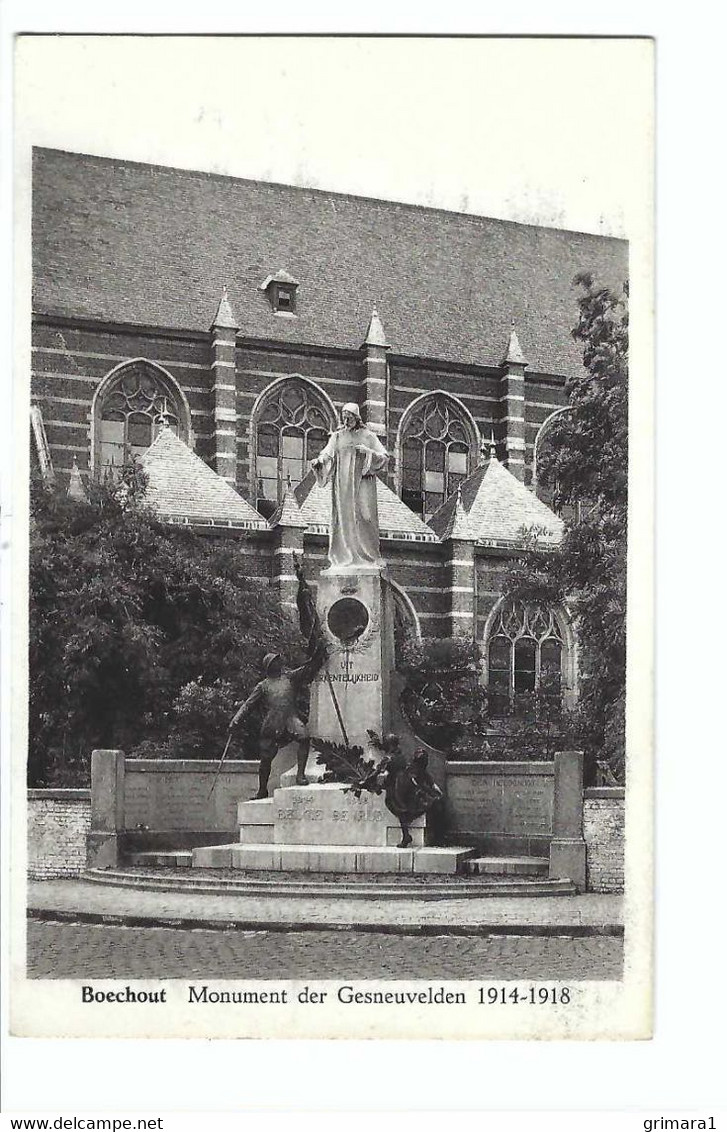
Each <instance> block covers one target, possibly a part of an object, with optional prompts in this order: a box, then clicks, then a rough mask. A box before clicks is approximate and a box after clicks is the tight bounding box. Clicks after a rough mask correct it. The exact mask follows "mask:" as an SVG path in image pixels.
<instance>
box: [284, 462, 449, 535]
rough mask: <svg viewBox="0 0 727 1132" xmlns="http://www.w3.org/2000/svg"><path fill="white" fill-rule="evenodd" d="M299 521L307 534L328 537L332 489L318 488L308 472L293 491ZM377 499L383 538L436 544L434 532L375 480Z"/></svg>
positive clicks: (389, 490) (392, 493)
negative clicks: (298, 508)
mask: <svg viewBox="0 0 727 1132" xmlns="http://www.w3.org/2000/svg"><path fill="white" fill-rule="evenodd" d="M295 495H296V499H297V500H298V503H299V505H300V514H301V517H302V518H303V519H304V520H305V522H306V524H307V526H308V530H309V532H311V531H313V532H315V533H317V534H328V528H329V523H330V516H331V485H330V484H328V485H327V486H326V487H319V485H318V482H317V480H316V477H315V474H314V472H312V471H310V472H308V474H307V475H306V476H305V478H304V479H303V480H301V482H300V483H299V484H298V486H297V487H296V489H295ZM376 498H377V504H378V511H379V529H380V531H381V537H382V538H392V539H403V540H405V541H410V542H438V541H439V540H438V538H437V536H436V535H435V534H434V532H433V531H432V530H431V529H430V527H428V526H427V524H426V523H425V522H423V521H422V520H421V519H420V518H419V516H418V515H415V514H414V512H413V511H411V510H410V509H409V508H408V507H407V505H406V503H404V502H403V501H402V500H401V499H399V496H398V495H397V494H396V493H395V492H393V491H392V490H391V488H390V487H388V486H387V485H386V484H385V483H384V482H383V480H380V479H378V478H377V480H376Z"/></svg>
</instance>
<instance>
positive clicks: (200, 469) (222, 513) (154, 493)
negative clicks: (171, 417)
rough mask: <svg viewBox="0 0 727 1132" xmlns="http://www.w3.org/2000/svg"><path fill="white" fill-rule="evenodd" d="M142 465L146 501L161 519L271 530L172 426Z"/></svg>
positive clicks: (150, 451) (158, 439) (147, 455)
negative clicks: (145, 480)
mask: <svg viewBox="0 0 727 1132" xmlns="http://www.w3.org/2000/svg"><path fill="white" fill-rule="evenodd" d="M140 464H141V466H142V468H143V469H144V471H145V472H146V474H147V476H148V484H147V488H146V494H145V497H144V498H145V502H146V503H148V504H149V505H150V506H151V507H153V508H154V510H155V511H156V512H157V513H158V515H159V517H160V518H162V519H168V520H171V521H174V522H187V523H190V524H192V525H205V526H225V527H227V526H229V527H243V528H245V529H246V530H267V529H268V524H267V523H266V522H265V519H264V518H263V517H262V515H260V514H258V512H257V511H256V510H255V509H254V507H251V505H250V504H249V503H248V502H247V500H246V499H243V498H242V496H241V495H238V494H237V492H236V491H235V489H234V488H233V487H231V486H230V485H229V484H228V483H227V481H226V480H224V479H222V477H221V476H218V475H217V472H215V471H213V470H212V468H210V467H209V466H208V465H207V464H205V462H204V460H201V459H200V458H199V456H197V455H196V453H194V452H192V450H191V448H188V447H187V445H186V444H185V443H184V441H183V440H180V439H179V437H177V436H175V435H174V433H173V432H172V430H171V429H170V428H165V429H162V430H161V432H160V433H159V435H158V436H157V437H156V439H155V440H154V442H153V444H152V445H151V447H150V448H147V450H146V452H144V454H143V456H142V457H141V459H140Z"/></svg>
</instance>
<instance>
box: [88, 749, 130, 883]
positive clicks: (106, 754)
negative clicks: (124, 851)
mask: <svg viewBox="0 0 727 1132" xmlns="http://www.w3.org/2000/svg"><path fill="white" fill-rule="evenodd" d="M123 828H124V752H123V751H92V752H91V831H90V833H89V834H88V836H87V838H86V864H87V865H88V867H89V868H95V869H111V868H115V867H116V866H117V865H118V863H119V832H120V831H121V830H123Z"/></svg>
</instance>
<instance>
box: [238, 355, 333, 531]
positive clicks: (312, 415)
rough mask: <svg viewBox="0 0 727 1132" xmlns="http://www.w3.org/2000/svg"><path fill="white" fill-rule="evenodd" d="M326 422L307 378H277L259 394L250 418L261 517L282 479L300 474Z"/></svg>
mask: <svg viewBox="0 0 727 1132" xmlns="http://www.w3.org/2000/svg"><path fill="white" fill-rule="evenodd" d="M332 428H335V421H334V420H333V417H332V414H331V412H330V410H329V408H328V406H327V405H326V403H325V401H324V400H323V398H322V397H321V396H320V395H318V394H317V393H316V392H315V390H314V389H313V388H312V387H311V386H309V385H308V383H307V382H304V381H297V380H296V379H295V378H291V379H290V381H282V382H280V383H279V384H278V385H276V386H275V387H274V388H273V389H272V390H271V392H270V394H269V395H268V396H266V397H265V399H264V401H263V403H262V405H261V407H260V409H259V410H258V412H257V414H256V423H255V450H256V459H255V488H256V490H255V506H256V507H257V509H258V511H259V512H260V514H261V515H264V516H265V518H266V519H269V518H270V516H271V515H272V514H273V512H274V511H275V509H276V507H277V506H278V504H279V503H280V501H281V500H282V498H283V492H284V491H285V488H286V486H287V484H288V483H290V484H291V486H292V487H295V486H296V484H299V483H300V481H301V480H302V479H303V477H304V475H305V474H306V472H307V470H308V466H309V464H310V462H311V460H314V459H315V458H316V456H317V455H318V453H319V452H320V451H321V449H322V448H324V447H325V445H326V441H327V440H328V434H329V432H330V430H331V429H332Z"/></svg>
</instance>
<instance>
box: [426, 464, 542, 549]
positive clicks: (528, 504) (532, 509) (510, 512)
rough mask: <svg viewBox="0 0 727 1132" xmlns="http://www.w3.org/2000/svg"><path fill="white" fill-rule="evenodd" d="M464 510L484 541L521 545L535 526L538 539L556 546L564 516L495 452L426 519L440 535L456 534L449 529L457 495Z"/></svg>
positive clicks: (456, 502) (456, 505)
mask: <svg viewBox="0 0 727 1132" xmlns="http://www.w3.org/2000/svg"><path fill="white" fill-rule="evenodd" d="M460 496H461V507H462V510H463V511H464V512H465V513H466V516H467V522H468V526H469V528H470V530H471V532H472V534H473V535H474V536H475V537H476V539H477V541H478V542H479V543H481V544H484V545H495V546H513V545H515V546H517V545H522V543H523V541H524V535H525V532H526V531H531V530H533V529H535V530H536V531H537V534H538V542H539V543H540V544H542V545H544V546H547V545H551V546H557V545H558V543H559V542H560V540H561V538H562V537H563V520H562V519H561V518H559V516H558V515H556V514H555V512H554V511H552V510H551V509H550V507H548V506H547V504H545V503H543V501H542V500H540V499H538V497H537V495H535V493H534V492H532V491H529V490H528V488H527V487H525V484H523V483H521V481H520V480H519V479H517V478H516V477H515V476H514V475H513V474H512V472H509V471H508V470H507V468H506V467H504V466H503V465H502V464H501V463H500V461H499V460H498V459H497V457H496V456H494V455H493V456H491V457H490V459H489V461H488V462H487V463H485V464H480V466H479V467H478V468H475V470H474V472H472V474H471V475H469V476H468V477H467V479H466V480H463V481H462V483H461V485H460V491H459V493H458V494H457V495H456V496H450V498H449V499H448V500H446V502H445V503H443V504H442V506H441V507H440V508H439V510H438V511H436V512H435V514H434V515H432V517H431V519H430V520H429V526H430V527H431V528H432V530H433V531H435V532H436V534H437V535H438V536H439V537H440V538H441V539H445V538H453V537H459V536H457V535H453V534H451V533H449V532H451V531H452V530H453V529H454V524H455V521H459V522H461V518H460V517H459V516H457V514H456V512H457V507H458V499H459V498H460Z"/></svg>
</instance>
